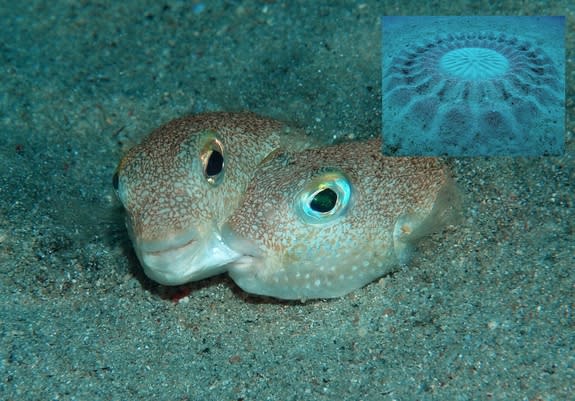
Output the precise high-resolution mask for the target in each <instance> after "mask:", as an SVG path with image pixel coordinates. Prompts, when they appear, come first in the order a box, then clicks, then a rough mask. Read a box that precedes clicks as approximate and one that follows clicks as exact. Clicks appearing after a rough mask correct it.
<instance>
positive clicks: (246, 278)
mask: <svg viewBox="0 0 575 401" xmlns="http://www.w3.org/2000/svg"><path fill="white" fill-rule="evenodd" d="M380 148H381V141H380V140H379V139H373V140H367V141H362V142H352V143H344V144H340V145H335V146H328V147H324V148H319V149H310V150H304V151H301V152H296V153H290V152H279V153H277V154H276V155H275V156H274V157H273V158H270V159H269V160H267V161H265V162H264V163H262V165H261V166H260V167H259V169H258V171H257V173H256V174H255V176H254V178H253V179H252V181H251V183H250V185H249V186H248V187H247V189H246V193H245V195H244V198H243V199H242V202H241V203H240V205H239V207H238V208H237V209H236V210H235V212H234V213H233V214H232V215H231V216H229V218H228V219H227V221H226V223H225V224H224V227H223V229H222V237H223V240H224V242H225V243H226V245H227V246H229V247H231V248H232V249H233V250H234V251H235V252H237V253H239V254H242V255H243V256H242V257H240V258H237V259H236V260H235V261H234V262H233V263H231V264H230V265H229V266H228V267H227V270H228V272H229V274H230V276H231V277H232V279H233V280H234V281H235V282H236V283H237V284H238V285H239V286H240V287H241V288H243V289H244V290H245V291H248V292H251V293H255V294H260V295H267V296H271V297H276V298H282V299H312V298H333V297H339V296H342V295H344V294H347V293H348V292H350V291H352V290H354V289H356V288H359V287H361V286H363V285H365V284H367V283H369V282H371V281H372V280H374V279H376V278H378V277H380V276H382V275H384V274H386V273H389V272H391V271H392V270H393V269H394V268H396V267H397V266H398V265H399V264H401V263H405V262H406V261H407V260H408V259H409V255H410V253H411V252H410V250H411V248H412V245H413V244H414V243H415V242H416V241H417V240H418V239H420V238H421V237H423V236H425V235H427V234H429V233H431V232H433V231H436V230H438V229H439V228H441V227H442V226H444V225H445V224H447V223H449V222H451V221H452V219H453V218H454V216H456V215H457V209H458V199H459V198H458V192H457V190H456V188H455V186H454V183H453V181H452V180H451V178H450V175H449V171H448V169H447V168H446V166H445V165H444V164H443V163H442V162H441V161H440V160H439V159H435V158H406V157H384V156H383V155H382V154H381V153H380Z"/></svg>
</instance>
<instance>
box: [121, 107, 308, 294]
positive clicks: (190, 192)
mask: <svg viewBox="0 0 575 401" xmlns="http://www.w3.org/2000/svg"><path fill="white" fill-rule="evenodd" d="M214 141H216V142H217V143H218V147H219V146H220V145H221V149H220V150H221V152H220V151H219V150H218V152H219V153H223V155H222V156H223V166H224V167H223V173H222V174H219V175H218V177H220V178H221V179H218V181H217V182H216V184H214V183H213V182H211V183H210V182H209V180H208V179H207V177H206V175H204V165H203V164H202V160H201V155H202V154H203V155H204V159H205V160H208V158H207V157H206V156H205V155H206V154H208V155H209V153H206V149H208V150H209V149H213V148H212V147H211V145H213V144H214ZM282 146H287V147H289V148H290V149H299V148H300V147H302V146H303V147H305V146H307V145H306V138H305V136H303V135H301V133H299V132H294V131H293V130H290V129H289V128H288V127H286V126H284V124H282V123H280V122H278V121H275V120H272V119H268V118H264V117H260V116H257V115H255V114H253V113H224V112H219V113H204V114H199V115H195V116H190V117H184V118H180V119H176V120H174V121H171V122H169V123H167V124H166V125H164V126H162V127H160V128H158V129H156V130H155V131H153V132H152V133H151V134H150V135H149V136H148V137H147V138H146V139H145V140H144V141H143V142H142V143H141V144H140V145H138V146H136V147H134V148H133V149H131V150H130V151H129V152H128V153H127V154H126V156H125V157H124V158H123V159H122V161H121V162H120V164H119V166H118V169H117V172H116V174H117V179H115V183H116V184H117V193H118V197H119V199H120V201H121V202H122V204H123V205H124V208H125V209H126V214H127V226H128V231H129V233H130V237H131V239H132V242H133V244H134V248H135V251H136V254H137V255H138V258H139V260H140V262H141V263H142V266H143V268H144V271H145V272H146V274H147V275H148V276H149V277H150V278H152V279H154V280H156V281H158V282H161V283H162V284H170V285H175V284H182V283H184V282H187V281H192V280H199V279H201V278H204V277H208V276H210V275H214V274H218V273H221V272H222V268H221V266H223V265H225V264H226V263H227V262H228V261H229V260H230V258H233V257H234V254H233V252H229V249H227V248H226V247H225V246H224V245H223V244H222V243H221V239H220V235H219V228H220V226H221V224H222V223H223V221H224V219H225V218H226V217H227V216H228V215H229V214H230V213H231V212H232V211H233V210H234V209H235V208H236V206H237V205H238V203H239V201H240V198H241V196H242V195H243V193H244V190H245V188H246V186H247V185H248V182H249V180H250V179H251V177H252V176H253V174H254V171H255V169H256V167H257V166H258V164H259V163H260V162H261V161H262V160H263V159H264V158H266V156H268V155H269V154H270V153H272V152H273V151H275V150H277V149H280V148H281V147H282ZM218 149H219V148H218ZM220 171H221V170H220Z"/></svg>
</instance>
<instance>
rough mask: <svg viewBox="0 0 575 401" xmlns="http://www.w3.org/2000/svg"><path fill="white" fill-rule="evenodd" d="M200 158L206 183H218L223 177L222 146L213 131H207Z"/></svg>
mask: <svg viewBox="0 0 575 401" xmlns="http://www.w3.org/2000/svg"><path fill="white" fill-rule="evenodd" d="M200 160H201V161H202V172H203V174H204V178H205V179H206V181H207V182H208V184H211V185H214V186H216V185H218V184H220V183H221V182H222V179H223V178H224V166H225V162H224V160H225V159H224V147H223V145H222V143H221V141H220V140H219V139H218V138H217V137H216V134H215V133H213V132H209V133H207V135H206V140H205V144H204V146H203V147H202V149H201V151H200Z"/></svg>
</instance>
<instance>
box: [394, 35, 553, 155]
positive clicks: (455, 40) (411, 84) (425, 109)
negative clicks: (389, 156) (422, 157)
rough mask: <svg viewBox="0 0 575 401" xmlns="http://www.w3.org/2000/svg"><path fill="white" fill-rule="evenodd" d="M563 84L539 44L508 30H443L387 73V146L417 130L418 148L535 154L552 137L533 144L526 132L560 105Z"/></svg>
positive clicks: (403, 56) (407, 138) (438, 151)
mask: <svg viewBox="0 0 575 401" xmlns="http://www.w3.org/2000/svg"><path fill="white" fill-rule="evenodd" d="M561 82H562V81H561V80H560V77H559V74H558V73H557V70H556V68H555V66H554V64H553V62H552V60H551V59H550V58H549V57H548V56H547V55H546V54H545V52H544V51H543V50H541V49H540V48H538V47H536V46H534V45H533V44H532V43H530V42H528V41H525V40H522V39H520V38H517V37H515V36H510V35H507V34H505V33H493V32H488V33H486V32H469V33H458V34H448V35H443V36H437V37H435V38H434V39H432V40H429V41H427V42H423V43H421V44H415V45H412V46H411V47H409V48H408V49H407V50H403V51H402V52H401V53H400V54H399V55H398V56H397V57H395V58H394V59H393V60H392V61H391V64H390V65H389V66H388V68H387V69H386V72H385V76H384V138H385V143H386V146H390V147H391V148H392V149H402V147H409V143H406V141H408V142H413V140H412V138H414V135H418V136H419V137H420V138H423V139H421V140H418V141H419V142H417V146H419V147H420V148H421V149H422V154H446V153H449V154H465V153H468V152H466V150H469V149H471V148H477V147H479V148H480V150H481V149H482V147H483V148H485V149H486V148H488V147H489V148H490V149H493V148H495V149H496V150H497V149H500V150H501V152H502V153H504V150H505V149H504V148H506V147H508V146H509V144H510V143H511V144H518V146H523V147H524V148H525V149H527V153H529V152H533V146H541V144H539V142H545V141H547V140H549V138H543V139H541V138H539V139H537V143H533V140H532V137H530V133H531V132H533V128H534V126H535V125H536V124H539V123H540V122H541V121H543V120H545V119H547V120H549V119H551V117H550V116H551V115H552V114H553V113H555V112H556V111H557V110H558V108H560V107H561V104H562V100H561V98H562V96H561V92H562V89H561V88H562V83H561ZM388 122H391V124H388ZM394 124H395V125H394ZM388 128H389V129H388ZM544 131H546V132H547V131H549V132H550V131H552V130H550V129H548V128H545V129H544ZM542 132H543V131H542ZM525 149H520V153H524V152H523V151H524V150H525ZM501 152H500V153H501ZM495 153H497V152H495Z"/></svg>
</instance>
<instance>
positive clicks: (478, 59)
mask: <svg viewBox="0 0 575 401" xmlns="http://www.w3.org/2000/svg"><path fill="white" fill-rule="evenodd" d="M439 65H440V66H441V68H442V69H443V71H445V72H446V73H448V74H450V75H455V76H457V77H460V78H463V79H467V80H473V81H475V80H482V79H490V78H494V77H497V76H500V75H503V74H505V72H506V71H507V68H508V67H509V61H507V59H506V58H505V57H504V56H503V55H502V54H501V53H498V52H496V51H495V50H491V49H486V48H483V47H462V48H460V49H455V50H451V51H449V52H447V53H445V54H444V55H443V57H441V60H440V61H439Z"/></svg>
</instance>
